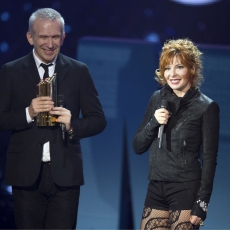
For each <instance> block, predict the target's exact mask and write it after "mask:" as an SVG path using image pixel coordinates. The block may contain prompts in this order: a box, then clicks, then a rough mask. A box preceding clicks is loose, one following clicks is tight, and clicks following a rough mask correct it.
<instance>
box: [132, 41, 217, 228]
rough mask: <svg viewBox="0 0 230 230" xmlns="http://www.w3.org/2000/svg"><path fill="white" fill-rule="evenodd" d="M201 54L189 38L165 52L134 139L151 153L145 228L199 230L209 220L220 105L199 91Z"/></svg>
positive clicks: (166, 47) (140, 149) (138, 150)
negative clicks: (157, 83)
mask: <svg viewBox="0 0 230 230" xmlns="http://www.w3.org/2000/svg"><path fill="white" fill-rule="evenodd" d="M201 54H202V53H201V52H200V51H199V50H198V48H197V47H196V46H195V45H194V44H193V42H192V41H190V40H189V39H178V40H170V41H168V42H166V43H165V44H164V46H163V48H162V52H161V55H160V60H159V69H157V70H156V75H157V77H156V80H157V81H158V82H159V83H160V84H161V85H162V86H163V87H162V89H161V90H158V91H156V92H155V93H154V94H153V95H152V97H151V99H150V102H149V104H148V107H147V110H146V113H145V115H144V119H143V121H142V123H141V125H140V127H139V129H138V130H137V133H136V135H135V137H134V140H133V148H134V151H135V152H136V153H137V154H142V153H144V152H146V151H147V150H148V149H150V157H149V175H148V179H149V180H150V182H149V185H148V190H147V195H146V199H145V204H144V211H143V215H142V221H141V229H155V228H157V229H183V230H184V229H199V226H200V225H203V221H204V220H205V218H206V214H207V209H208V203H209V200H210V196H211V193H212V187H213V179H214V175H215V169H216V158H217V152H218V139H219V106H218V105H217V103H215V102H214V101H213V100H211V99H210V98H208V97H207V96H205V95H204V94H202V93H201V91H200V90H199V85H200V83H201V81H202V79H203V77H202V75H201V70H202V63H201Z"/></svg>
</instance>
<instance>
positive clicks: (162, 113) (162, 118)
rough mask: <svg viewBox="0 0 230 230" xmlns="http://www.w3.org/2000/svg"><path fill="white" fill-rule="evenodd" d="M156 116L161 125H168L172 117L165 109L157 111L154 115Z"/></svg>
mask: <svg viewBox="0 0 230 230" xmlns="http://www.w3.org/2000/svg"><path fill="white" fill-rule="evenodd" d="M154 116H155V118H156V120H157V121H158V123H159V124H161V125H166V124H167V122H168V119H169V117H170V115H169V112H168V110H166V109H164V108H161V109H157V110H156V111H155V113H154Z"/></svg>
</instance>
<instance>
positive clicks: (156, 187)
mask: <svg viewBox="0 0 230 230" xmlns="http://www.w3.org/2000/svg"><path fill="white" fill-rule="evenodd" d="M199 187H200V180H193V181H186V182H176V183H174V182H162V181H155V180H151V181H150V182H149V185H148V191H147V195H146V199H145V207H149V208H153V209H158V210H165V211H166V210H167V211H168V210H172V211H175V210H191V209H192V207H193V205H194V202H195V201H196V196H197V191H198V189H199Z"/></svg>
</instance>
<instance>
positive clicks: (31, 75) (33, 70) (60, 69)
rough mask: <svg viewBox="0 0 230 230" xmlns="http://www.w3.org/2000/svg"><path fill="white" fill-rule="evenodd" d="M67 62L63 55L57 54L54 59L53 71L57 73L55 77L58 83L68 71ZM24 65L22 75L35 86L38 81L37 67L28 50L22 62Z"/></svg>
mask: <svg viewBox="0 0 230 230" xmlns="http://www.w3.org/2000/svg"><path fill="white" fill-rule="evenodd" d="M68 65H69V64H68V62H67V60H66V58H65V56H64V55H62V54H60V53H59V54H58V57H57V60H56V66H55V71H54V72H55V73H57V79H58V82H59V84H60V83H61V82H62V81H63V79H64V78H65V76H66V75H67V73H68ZM23 66H24V75H25V76H26V78H27V79H28V81H29V82H30V83H31V84H32V85H33V86H34V87H36V86H37V84H38V83H39V82H40V77H39V73H38V69H37V66H36V63H35V60H34V57H33V52H30V53H29V54H28V55H27V56H26V57H25V62H24V63H23Z"/></svg>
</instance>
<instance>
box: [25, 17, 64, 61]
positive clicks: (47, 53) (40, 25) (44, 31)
mask: <svg viewBox="0 0 230 230" xmlns="http://www.w3.org/2000/svg"><path fill="white" fill-rule="evenodd" d="M26 36H27V39H28V41H29V43H30V44H31V45H33V46H34V50H35V54H36V56H37V57H38V58H39V59H40V60H41V61H42V62H44V63H50V62H52V61H53V60H54V58H55V57H56V56H57V55H58V53H59V51H60V48H61V46H62V44H63V42H64V38H65V33H63V29H62V26H61V22H60V21H58V20H55V21H51V20H42V19H37V20H36V21H35V22H34V25H33V32H32V33H31V32H27V34H26Z"/></svg>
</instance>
